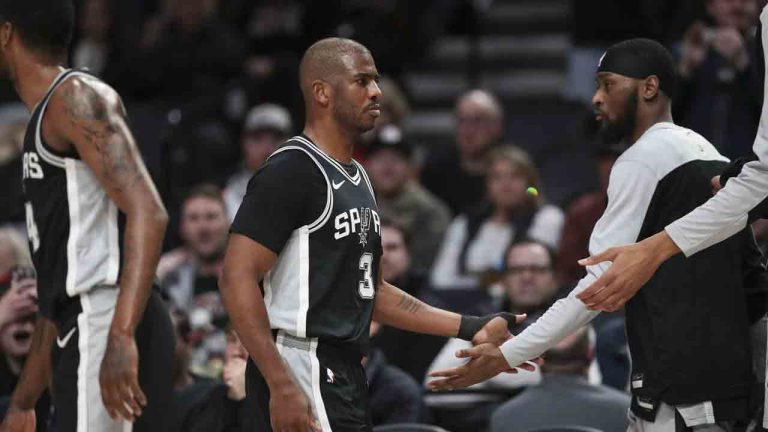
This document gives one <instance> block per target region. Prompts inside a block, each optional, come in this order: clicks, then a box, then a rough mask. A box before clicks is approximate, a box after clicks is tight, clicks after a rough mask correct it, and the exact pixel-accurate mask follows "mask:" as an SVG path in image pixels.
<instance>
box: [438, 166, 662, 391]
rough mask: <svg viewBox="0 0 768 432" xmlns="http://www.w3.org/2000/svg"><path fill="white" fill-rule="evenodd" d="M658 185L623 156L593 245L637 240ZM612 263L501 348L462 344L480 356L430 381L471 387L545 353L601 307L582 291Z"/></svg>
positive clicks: (593, 270) (466, 353)
mask: <svg viewBox="0 0 768 432" xmlns="http://www.w3.org/2000/svg"><path fill="white" fill-rule="evenodd" d="M655 187H656V177H655V174H654V171H653V170H652V169H650V168H649V167H647V166H646V165H645V164H643V163H641V162H635V161H622V162H619V163H617V164H616V165H615V166H614V168H613V171H612V172H611V179H610V184H609V187H608V207H607V208H606V210H605V213H604V214H603V216H602V217H601V218H600V220H599V221H598V222H597V224H596V225H595V228H594V230H593V232H592V237H591V240H590V249H596V248H603V247H609V246H614V245H620V244H625V243H629V242H632V241H635V240H636V239H637V236H638V235H639V233H640V228H641V226H642V223H643V219H644V218H645V214H646V211H647V209H648V205H649V203H650V201H651V199H652V197H653V193H654V191H655ZM609 267H610V265H609V264H601V265H596V266H591V267H588V268H587V275H586V276H584V278H582V279H581V280H580V281H579V283H578V284H577V285H576V287H575V288H574V289H573V291H572V292H571V293H570V295H568V297H566V298H564V299H561V300H558V301H557V302H555V304H553V305H552V306H551V307H550V308H549V309H548V310H547V311H546V312H545V313H544V315H542V316H541V318H539V319H538V320H537V321H536V322H535V323H533V324H531V325H530V326H528V328H526V329H525V330H524V331H523V332H522V333H520V334H519V335H517V336H516V337H514V338H513V339H510V340H508V341H507V342H505V343H504V344H503V345H502V346H501V347H500V348H495V347H492V346H489V345H481V346H478V347H475V348H472V349H468V350H462V351H460V353H459V356H460V357H475V358H474V360H472V361H471V362H469V363H467V364H466V365H464V366H461V367H459V368H454V369H450V370H444V371H438V372H435V373H434V374H432V375H433V376H439V377H443V379H441V380H438V381H433V382H431V383H430V384H429V386H430V387H431V388H436V389H445V388H455V387H466V386H469V385H472V384H475V383H477V382H480V381H484V380H487V379H489V378H491V377H493V376H495V375H497V374H498V373H500V372H502V371H504V370H507V369H509V368H510V367H517V366H518V365H520V364H522V363H523V362H526V361H528V360H530V359H533V358H535V357H538V356H540V355H541V354H543V353H544V352H545V351H546V350H548V349H549V348H551V347H552V346H554V345H555V344H557V343H558V342H559V341H560V340H561V339H562V338H564V337H565V336H567V335H569V334H571V333H573V332H574V331H576V330H577V329H578V328H579V327H581V326H583V325H585V324H587V323H589V322H590V321H591V320H592V319H593V318H594V317H595V316H597V314H598V312H594V311H590V310H588V309H587V307H586V306H585V305H584V303H582V302H581V301H580V300H579V299H578V298H577V295H578V294H579V293H580V292H581V291H582V290H583V289H584V288H586V287H587V286H588V285H589V284H591V283H592V282H594V281H595V280H596V279H597V278H598V277H599V276H600V275H601V274H602V273H603V272H605V271H606V269H608V268H609Z"/></svg>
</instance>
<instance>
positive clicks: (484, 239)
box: [431, 146, 563, 289]
mask: <svg viewBox="0 0 768 432" xmlns="http://www.w3.org/2000/svg"><path fill="white" fill-rule="evenodd" d="M529 186H532V187H535V188H536V189H537V190H538V191H541V184H540V181H539V173H538V171H537V170H536V167H535V166H534V164H533V162H532V161H531V159H530V158H529V157H528V155H527V154H526V153H525V152H524V151H523V150H521V149H519V148H516V147H512V146H504V147H499V148H496V149H494V150H493V151H492V152H491V154H490V156H489V166H488V173H487V176H486V191H487V192H486V195H487V196H488V201H487V202H486V203H484V204H482V205H479V206H477V207H476V208H474V209H472V210H469V211H467V212H466V213H463V214H461V215H460V216H458V217H456V218H455V219H454V220H453V222H451V225H450V227H449V228H448V231H447V232H446V233H445V237H444V238H443V243H442V246H441V248H440V252H439V254H438V255H437V258H436V260H435V265H434V267H433V269H432V276H431V281H432V286H433V287H434V288H435V289H450V288H481V287H485V286H487V285H488V282H489V281H490V280H492V279H493V278H494V277H496V275H497V274H498V273H499V271H500V270H501V267H502V264H503V262H504V252H505V251H506V250H507V248H508V247H509V245H510V244H512V243H513V242H514V241H515V240H516V239H520V238H530V239H534V240H537V241H540V242H542V243H544V244H545V245H547V247H550V248H557V245H558V241H559V240H560V230H561V228H562V226H563V212H562V211H561V210H560V209H559V208H557V207H555V206H552V205H548V204H546V203H545V201H544V198H543V196H542V195H538V194H537V195H531V194H528V193H527V192H526V190H527V188H528V187H529Z"/></svg>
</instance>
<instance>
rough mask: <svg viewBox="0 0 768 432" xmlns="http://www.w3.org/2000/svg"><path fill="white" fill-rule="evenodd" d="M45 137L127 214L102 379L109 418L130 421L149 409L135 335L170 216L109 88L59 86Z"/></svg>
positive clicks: (85, 82)
mask: <svg viewBox="0 0 768 432" xmlns="http://www.w3.org/2000/svg"><path fill="white" fill-rule="evenodd" d="M44 134H45V135H46V136H49V137H50V138H49V139H50V140H51V142H55V141H57V139H58V141H68V142H69V143H71V144H72V145H73V146H74V148H75V149H76V150H77V153H78V154H79V155H80V157H81V159H82V160H83V162H85V164H86V165H88V167H89V168H90V170H91V172H92V173H93V175H94V177H95V178H96V180H97V181H98V182H99V184H100V185H101V187H102V188H103V189H104V191H105V192H106V193H107V195H108V196H109V198H110V199H111V200H112V201H113V202H114V203H115V205H116V206H117V207H118V208H119V209H120V211H122V212H123V213H124V214H125V216H126V227H125V232H124V234H123V257H122V261H123V262H122V269H121V273H120V280H119V282H118V283H119V287H120V291H119V294H118V299H117V305H116V306H115V313H114V317H113V319H112V325H111V328H110V332H109V338H108V341H107V348H106V351H105V354H104V358H103V360H102V367H101V372H100V376H99V379H100V383H101V386H102V399H103V401H104V404H105V406H106V408H107V410H108V412H109V413H110V415H112V416H113V418H117V417H118V416H121V417H124V418H126V419H133V418H135V416H136V415H139V414H140V412H141V409H140V407H139V405H143V404H146V398H145V397H144V394H143V393H142V391H141V389H140V388H139V385H138V379H137V376H138V375H137V373H138V352H137V350H136V343H135V340H134V331H135V329H136V326H137V325H138V323H139V321H140V320H141V317H142V315H143V313H144V307H145V306H146V302H147V298H148V297H149V293H150V287H151V284H152V280H153V278H154V274H155V268H156V266H157V262H158V259H159V257H160V252H161V247H162V241H163V236H164V235H165V228H166V224H167V221H168V216H167V213H166V211H165V208H164V207H163V204H162V202H161V201H160V197H159V195H158V194H157V191H156V189H155V186H154V184H153V183H152V180H151V178H150V177H149V174H148V173H147V170H146V168H145V167H144V163H143V162H142V159H141V155H140V153H139V150H138V148H137V146H136V142H135V140H134V138H133V135H132V134H131V131H130V129H129V127H128V124H127V121H126V116H125V111H124V109H123V106H122V103H121V101H120V99H119V97H118V95H117V93H115V91H114V90H112V89H111V88H110V87H109V86H107V85H105V84H103V83H101V82H99V81H97V80H95V79H92V78H82V77H75V78H72V79H69V80H68V81H66V82H65V83H63V84H62V85H61V86H60V89H59V90H58V91H57V92H56V93H55V95H54V97H53V98H52V99H51V103H50V105H49V108H48V114H47V118H46V121H45V123H44ZM126 403H127V404H128V406H129V407H131V410H128V409H127V408H126V406H125V404H126Z"/></svg>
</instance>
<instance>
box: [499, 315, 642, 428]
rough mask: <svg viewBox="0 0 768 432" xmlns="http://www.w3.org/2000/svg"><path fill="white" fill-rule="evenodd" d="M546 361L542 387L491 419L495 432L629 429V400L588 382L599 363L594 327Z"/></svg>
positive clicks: (554, 351)
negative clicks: (591, 368)
mask: <svg viewBox="0 0 768 432" xmlns="http://www.w3.org/2000/svg"><path fill="white" fill-rule="evenodd" d="M544 358H545V363H544V365H543V366H542V367H541V370H542V373H543V377H542V381H541V384H539V385H537V386H534V387H531V388H528V389H526V390H525V391H523V392H522V393H521V394H520V395H518V396H516V397H515V398H514V399H512V400H510V401H509V402H507V403H505V404H504V405H502V406H501V407H499V409H498V410H496V411H495V412H494V413H493V416H492V417H491V428H490V430H491V431H492V432H502V431H503V432H527V431H531V430H535V429H540V428H548V427H550V428H557V427H564V426H581V427H591V428H595V429H597V430H600V431H623V430H626V429H627V424H628V421H627V410H628V409H629V402H630V398H629V396H628V395H627V394H626V393H622V392H619V391H617V390H614V389H611V388H608V387H604V386H598V385H592V384H590V383H589V382H588V381H587V371H588V370H589V365H590V363H592V360H593V359H594V341H593V338H592V336H591V331H590V329H589V328H588V327H583V328H581V329H579V330H577V331H576V332H575V333H574V334H572V335H570V336H568V337H566V338H565V339H563V340H562V341H561V342H560V343H559V344H558V345H557V346H555V347H554V348H552V349H551V350H549V351H547V353H546V354H545V355H544Z"/></svg>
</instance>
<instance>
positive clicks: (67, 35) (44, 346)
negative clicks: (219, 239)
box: [0, 0, 174, 432]
mask: <svg viewBox="0 0 768 432" xmlns="http://www.w3.org/2000/svg"><path fill="white" fill-rule="evenodd" d="M73 28H74V7H73V5H72V1H71V0H23V1H19V0H0V74H2V75H3V77H5V78H9V79H10V80H11V81H12V82H13V85H14V87H15V88H16V92H17V93H18V95H19V98H20V99H21V101H22V102H23V103H24V104H25V105H26V106H27V108H29V110H30V111H31V112H32V116H31V119H30V121H29V124H28V126H27V132H26V136H25V138H24V155H23V177H24V182H23V184H24V197H25V200H26V202H25V206H26V214H27V231H28V236H29V247H30V251H31V252H32V258H33V262H34V265H35V268H36V270H37V273H38V277H39V279H38V290H39V300H40V312H41V313H40V316H39V318H38V322H37V325H36V327H35V333H34V335H33V336H32V347H31V350H30V353H29V356H28V357H27V361H26V364H25V366H24V371H23V372H22V375H21V378H20V380H19V384H18V385H17V387H16V389H15V391H14V393H13V396H12V398H11V404H10V407H9V410H8V413H7V415H6V418H5V420H4V422H3V424H2V425H1V426H0V430H3V431H9V430H10V431H29V430H33V429H34V423H35V418H34V411H33V408H34V406H35V402H36V400H37V399H38V397H39V396H40V394H41V393H42V391H43V390H44V388H45V387H46V386H47V385H48V383H49V381H52V384H53V386H52V395H53V399H54V404H55V407H56V417H57V418H56V422H57V425H58V429H59V430H60V431H62V432H74V431H78V432H81V431H98V432H110V431H121V432H123V431H129V430H132V429H133V430H146V431H150V430H151V431H162V430H167V426H166V425H165V424H164V423H163V422H164V419H165V418H166V417H167V415H164V414H165V413H167V410H168V408H169V406H168V403H169V402H170V398H171V395H172V389H171V379H170V375H171V374H170V373H169V370H170V368H171V365H172V355H173V346H174V344H173V329H172V327H171V323H170V319H169V316H168V313H167V310H166V308H165V307H164V305H163V303H162V301H161V300H160V297H159V295H158V294H157V292H155V290H153V289H152V281H153V278H154V274H155V268H156V266H157V262H158V259H159V256H160V252H161V243H162V240H163V236H164V235H165V229H166V225H167V220H168V216H167V213H166V211H165V208H164V207H163V204H162V202H161V201H160V197H159V195H158V194H157V191H156V190H155V186H154V184H153V183H152V180H151V179H150V177H149V175H148V174H147V170H146V168H145V167H144V163H143V162H142V159H141V156H140V154H139V151H138V148H137V146H136V142H135V140H134V138H133V136H132V134H131V131H130V128H129V126H128V121H127V119H126V113H125V109H124V107H123V104H122V102H121V100H120V97H119V95H118V94H117V93H116V92H115V90H113V89H112V88H110V87H109V86H108V85H106V84H104V83H103V82H102V81H100V80H99V79H98V78H96V77H94V76H92V75H89V74H87V73H84V72H81V71H75V70H71V69H67V68H65V63H66V58H67V53H68V51H69V43H70V40H71V37H72V31H73ZM57 336H58V337H57ZM54 341H55V342H56V344H55V346H54ZM164 411H165V412H164Z"/></svg>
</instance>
